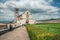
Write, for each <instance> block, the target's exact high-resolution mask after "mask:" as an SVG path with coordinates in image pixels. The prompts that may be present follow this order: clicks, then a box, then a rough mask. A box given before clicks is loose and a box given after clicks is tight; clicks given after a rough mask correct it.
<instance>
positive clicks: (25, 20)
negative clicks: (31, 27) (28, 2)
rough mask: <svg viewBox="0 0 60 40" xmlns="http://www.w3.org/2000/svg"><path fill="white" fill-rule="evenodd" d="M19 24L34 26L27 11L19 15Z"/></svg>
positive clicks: (33, 21)
mask: <svg viewBox="0 0 60 40" xmlns="http://www.w3.org/2000/svg"><path fill="white" fill-rule="evenodd" d="M19 20H20V23H21V24H27V23H28V24H35V20H32V14H31V13H30V12H29V11H28V10H27V11H25V12H24V13H23V14H22V15H19Z"/></svg>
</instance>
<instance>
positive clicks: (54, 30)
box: [26, 23, 60, 40]
mask: <svg viewBox="0 0 60 40" xmlns="http://www.w3.org/2000/svg"><path fill="white" fill-rule="evenodd" d="M26 27H27V31H28V33H29V36H30V39H31V40H60V24H59V23H52V24H51V23H44V24H32V25H26Z"/></svg>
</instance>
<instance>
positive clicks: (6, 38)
mask: <svg viewBox="0 0 60 40" xmlns="http://www.w3.org/2000/svg"><path fill="white" fill-rule="evenodd" d="M0 40H30V38H29V36H28V33H27V30H26V28H25V27H24V26H23V27H19V28H17V29H15V30H13V31H10V32H8V33H6V34H3V35H1V36H0Z"/></svg>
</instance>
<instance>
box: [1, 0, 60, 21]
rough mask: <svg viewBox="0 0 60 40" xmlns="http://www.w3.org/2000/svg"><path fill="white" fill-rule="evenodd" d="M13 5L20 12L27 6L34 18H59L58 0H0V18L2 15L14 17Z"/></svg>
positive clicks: (59, 1) (59, 5)
mask: <svg viewBox="0 0 60 40" xmlns="http://www.w3.org/2000/svg"><path fill="white" fill-rule="evenodd" d="M15 7H18V8H19V12H20V13H22V12H24V11H26V9H27V8H28V10H29V11H30V12H31V13H32V17H33V19H36V20H46V19H52V18H54V19H55V18H60V0H0V20H2V18H1V17H2V16H3V18H5V19H6V18H7V19H6V20H8V19H9V20H10V19H14V17H13V16H14V8H15ZM9 17H10V18H9ZM11 17H12V18H11Z"/></svg>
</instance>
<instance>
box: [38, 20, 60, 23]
mask: <svg viewBox="0 0 60 40" xmlns="http://www.w3.org/2000/svg"><path fill="white" fill-rule="evenodd" d="M37 23H60V19H49V20H37Z"/></svg>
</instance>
